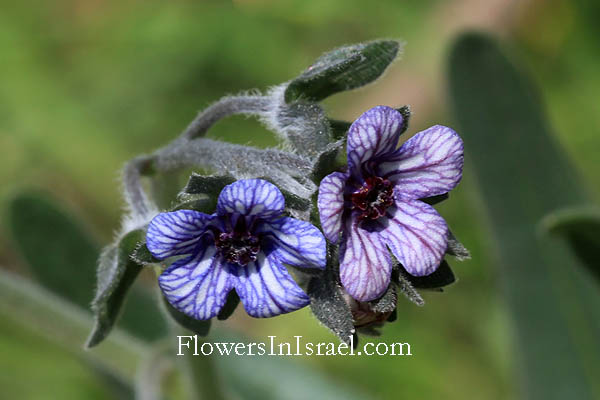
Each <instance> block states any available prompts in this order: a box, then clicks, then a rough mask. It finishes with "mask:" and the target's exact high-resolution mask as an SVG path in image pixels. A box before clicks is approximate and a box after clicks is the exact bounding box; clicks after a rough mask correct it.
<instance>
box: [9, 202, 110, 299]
mask: <svg viewBox="0 0 600 400" xmlns="http://www.w3.org/2000/svg"><path fill="white" fill-rule="evenodd" d="M9 226H10V230H11V233H12V236H13V238H14V241H15V243H16V245H17V247H18V249H19V250H20V251H21V254H22V255H23V257H24V258H25V260H26V261H27V263H28V265H29V267H30V270H31V273H32V274H33V276H34V277H35V279H36V280H37V281H38V282H40V283H41V284H42V285H43V286H45V287H47V288H49V289H50V290H52V291H53V292H55V293H57V294H59V295H60V296H62V297H63V298H65V299H68V300H70V301H72V302H73V303H75V304H77V305H79V306H81V307H84V308H88V307H89V304H90V301H91V300H92V295H93V292H94V287H95V285H96V261H97V259H98V253H99V248H98V246H96V244H95V242H94V241H93V240H92V238H91V237H90V234H89V233H88V232H87V231H86V229H84V227H83V226H82V225H81V224H80V223H79V222H78V221H77V220H76V219H75V218H74V217H73V216H72V215H70V214H69V213H68V212H67V211H66V210H64V209H63V208H62V207H61V206H60V205H58V204H57V203H56V202H55V201H54V200H52V199H51V198H50V197H48V196H46V195H44V194H42V193H35V192H25V193H22V194H19V195H18V196H16V197H15V198H14V199H13V200H12V202H11V203H10V206H9Z"/></svg>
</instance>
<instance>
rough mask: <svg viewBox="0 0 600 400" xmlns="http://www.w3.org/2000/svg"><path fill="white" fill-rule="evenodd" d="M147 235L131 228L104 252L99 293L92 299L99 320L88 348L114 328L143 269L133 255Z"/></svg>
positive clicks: (89, 339) (101, 261)
mask: <svg viewBox="0 0 600 400" xmlns="http://www.w3.org/2000/svg"><path fill="white" fill-rule="evenodd" d="M143 238H144V232H143V231H142V230H140V229H138V230H135V231H131V232H129V233H128V234H126V235H125V236H124V237H123V238H122V239H121V240H120V242H119V243H118V244H116V245H110V246H108V247H107V248H105V250H104V251H103V252H102V254H101V255H100V262H99V266H98V284H97V289H96V296H95V298H94V300H93V301H92V311H93V312H94V317H95V318H94V322H95V323H94V327H93V329H92V332H91V333H90V336H89V338H88V341H87V343H86V346H87V347H93V346H96V345H97V344H99V343H100V342H101V341H102V340H104V338H106V336H107V335H108V334H109V333H110V331H111V329H112V328H113V325H114V324H115V322H116V320H117V317H118V316H119V311H120V310H121V306H122V305H123V302H124V301H125V296H126V295H127V292H128V291H129V289H130V288H131V285H133V282H134V281H135V279H136V278H137V276H138V274H139V273H140V272H141V270H142V266H141V265H140V264H137V263H136V262H135V261H133V259H132V258H131V254H132V253H133V252H134V251H135V249H136V247H137V246H138V243H139V242H140V241H142V240H143Z"/></svg>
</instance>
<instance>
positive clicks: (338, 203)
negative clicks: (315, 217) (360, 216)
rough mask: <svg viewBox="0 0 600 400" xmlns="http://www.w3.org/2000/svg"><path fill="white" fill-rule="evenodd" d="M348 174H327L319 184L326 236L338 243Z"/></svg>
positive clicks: (321, 215)
mask: <svg viewBox="0 0 600 400" xmlns="http://www.w3.org/2000/svg"><path fill="white" fill-rule="evenodd" d="M346 179H348V174H345V173H342V172H334V173H332V174H329V175H327V176H326V177H325V178H323V180H322V181H321V184H320V185H319V197H318V200H317V206H318V207H319V217H320V218H321V227H322V228H323V233H324V234H325V237H326V238H327V239H329V241H331V242H332V243H337V242H338V240H339V236H340V232H341V231H342V213H343V211H344V187H345V185H346Z"/></svg>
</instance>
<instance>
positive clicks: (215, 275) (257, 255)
mask: <svg viewBox="0 0 600 400" xmlns="http://www.w3.org/2000/svg"><path fill="white" fill-rule="evenodd" d="M405 123H406V121H404V119H403V116H402V114H401V113H400V112H398V111H396V110H395V109H393V108H390V107H384V106H379V107H375V108H373V109H371V110H369V111H367V112H365V113H364V114H363V115H362V116H360V117H359V118H358V119H357V120H356V121H355V122H354V123H353V124H352V125H351V126H350V129H349V131H348V137H347V155H348V158H347V159H348V165H347V169H346V170H345V171H336V172H333V173H331V174H329V175H327V176H326V177H325V178H324V179H323V180H322V181H321V182H320V186H319V191H318V201H317V205H318V211H319V216H320V224H321V227H322V230H323V233H324V235H323V234H321V232H320V231H319V229H318V228H316V227H315V226H314V225H312V224H311V223H309V222H306V221H302V220H299V219H294V218H291V217H288V216H285V215H284V210H285V201H284V197H283V195H282V193H281V192H280V190H279V189H278V188H277V187H276V186H274V185H273V184H271V183H269V182H267V181H264V180H261V179H248V180H240V181H237V182H235V183H233V184H230V185H228V186H226V187H225V188H224V189H223V190H222V192H221V193H220V195H219V197H218V201H217V209H216V212H215V213H214V214H211V215H208V214H204V213H201V212H198V211H194V210H179V211H173V212H166V213H160V214H159V215H157V216H156V217H155V218H154V219H153V220H152V222H151V223H150V225H149V227H148V230H147V238H146V244H147V247H148V249H149V250H150V252H151V253H152V254H153V255H154V256H155V257H156V258H158V259H160V260H165V259H168V258H171V257H175V256H178V257H180V258H179V259H177V260H176V261H174V262H173V263H172V264H171V265H170V266H169V267H168V268H167V269H165V270H164V271H163V272H162V274H161V275H160V277H159V285H160V288H161V289H162V291H163V293H164V295H165V297H166V298H167V300H168V301H169V302H170V303H171V304H172V305H173V306H174V307H175V308H176V309H178V310H179V311H181V312H183V313H185V314H187V315H189V316H191V317H193V318H195V319H199V320H206V319H210V318H212V317H214V316H216V315H218V313H219V311H220V310H221V309H222V308H223V306H224V304H225V301H226V298H227V295H228V293H229V292H230V291H231V290H235V291H236V292H237V294H238V296H239V298H240V300H241V302H242V304H243V306H244V308H245V310H246V312H247V313H248V314H249V315H251V316H253V317H272V316H275V315H278V314H282V313H287V312H291V311H294V310H297V309H299V308H302V307H304V306H306V305H307V304H309V297H308V296H307V295H306V294H305V292H304V291H303V290H302V289H301V288H300V287H299V286H298V284H297V283H296V282H295V281H294V279H292V277H291V275H290V273H289V272H288V270H287V269H286V267H285V265H291V266H294V267H299V268H313V269H324V268H325V267H326V265H327V263H328V255H327V252H326V240H325V238H327V240H328V241H329V242H330V243H332V244H339V246H340V247H339V282H340V283H341V285H342V286H343V287H344V289H345V291H346V294H347V295H349V296H351V297H352V298H353V299H354V300H355V301H357V302H366V301H371V300H374V299H377V298H379V297H381V296H382V295H383V294H384V293H385V292H386V290H387V288H388V286H389V285H390V280H391V275H392V267H393V259H392V257H395V259H396V260H397V261H398V262H399V263H400V264H401V265H402V266H403V268H404V269H405V270H406V271H407V272H408V273H409V274H411V275H413V276H425V275H429V274H432V273H433V272H434V271H436V269H437V268H438V266H439V265H440V263H441V262H442V260H443V257H444V254H445V253H446V251H447V247H448V240H449V230H448V227H447V225H446V223H445V221H444V219H443V218H442V217H441V216H440V215H439V214H438V213H437V211H436V210H435V209H434V208H433V207H432V206H431V205H429V204H427V203H426V202H424V201H422V200H423V199H426V198H428V197H432V196H438V195H442V194H445V193H447V192H449V191H450V190H452V189H453V188H454V187H455V186H456V185H457V184H458V182H459V181H460V179H461V175H462V165H463V144H462V141H461V139H460V137H459V136H458V135H457V134H456V132H454V131H453V130H452V129H450V128H447V127H444V126H433V127H431V128H429V129H427V130H425V131H423V132H420V133H418V134H416V135H415V136H413V137H412V138H410V139H409V140H408V141H406V142H405V143H404V144H403V145H402V146H400V147H398V145H399V138H400V134H401V133H402V131H403V128H404V127H405ZM314 223H315V224H317V223H318V221H314ZM328 268H329V267H328ZM357 304H358V303H357ZM388 314H389V313H388ZM388 314H385V315H384V316H387V315H388Z"/></svg>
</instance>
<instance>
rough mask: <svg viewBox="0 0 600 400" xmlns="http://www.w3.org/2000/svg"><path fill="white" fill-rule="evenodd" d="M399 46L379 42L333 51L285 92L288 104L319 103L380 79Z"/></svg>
mask: <svg viewBox="0 0 600 400" xmlns="http://www.w3.org/2000/svg"><path fill="white" fill-rule="evenodd" d="M399 49H400V43H399V42H397V41H395V40H377V41H373V42H369V43H359V44H355V45H350V46H344V47H340V48H337V49H335V50H332V51H330V52H328V53H325V54H323V55H322V56H321V57H319V58H318V59H317V60H316V61H315V62H314V64H313V65H311V66H310V67H309V68H308V69H307V70H306V71H304V72H303V73H302V75H300V76H299V77H297V78H296V79H294V80H292V81H291V82H290V84H289V85H288V87H287V88H286V90H285V101H286V102H287V103H291V102H293V101H296V100H299V99H304V100H308V101H320V100H323V99H324V98H326V97H329V96H331V95H332V94H334V93H337V92H341V91H344V90H351V89H355V88H358V87H361V86H364V85H366V84H368V83H370V82H372V81H374V80H375V79H377V78H378V77H379V76H381V74H382V73H383V72H384V71H385V69H386V68H387V67H388V65H390V63H391V62H392V61H393V60H394V59H395V58H396V56H397V55H398V51H399Z"/></svg>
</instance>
